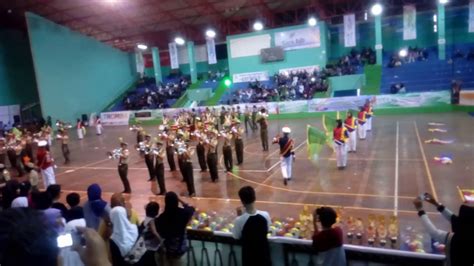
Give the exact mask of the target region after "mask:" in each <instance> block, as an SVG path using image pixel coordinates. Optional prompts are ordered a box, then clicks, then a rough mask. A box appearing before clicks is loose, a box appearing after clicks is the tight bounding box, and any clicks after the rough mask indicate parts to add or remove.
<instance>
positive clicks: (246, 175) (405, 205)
mask: <svg viewBox="0 0 474 266" xmlns="http://www.w3.org/2000/svg"><path fill="white" fill-rule="evenodd" d="M428 122H442V123H445V124H446V126H445V127H443V128H446V129H447V130H448V132H447V133H431V132H429V131H428V128H429V126H428ZM307 124H311V125H314V126H318V127H321V119H320V118H315V119H299V120H287V121H285V120H280V121H271V122H270V128H269V134H270V138H272V137H273V136H274V135H276V134H277V133H278V131H279V130H280V129H281V127H282V126H285V125H287V126H290V127H291V128H292V131H293V133H292V137H293V138H295V140H296V162H295V164H294V167H293V172H294V174H293V181H291V182H290V183H289V185H288V186H284V185H283V182H282V176H281V172H280V165H279V156H278V147H277V145H274V146H271V149H270V151H269V152H262V148H261V145H260V140H259V134H258V132H255V133H249V134H248V135H247V137H246V139H245V140H244V143H245V154H244V163H243V165H242V166H241V167H235V169H234V171H233V173H229V174H225V173H224V172H223V170H222V169H223V164H222V157H221V155H222V153H221V152H220V153H219V158H220V160H219V161H220V169H221V171H220V172H219V182H218V183H212V182H211V180H210V177H209V174H208V173H200V171H199V169H198V168H199V165H198V163H197V158H194V159H195V160H194V168H195V172H194V178H195V184H196V192H197V197H196V198H193V199H189V198H186V200H187V201H189V202H191V203H192V204H194V205H195V206H197V207H198V208H200V209H202V210H206V211H216V212H218V213H220V214H221V215H224V216H226V215H234V212H235V207H237V206H239V205H240V203H239V200H238V195H237V191H238V190H239V188H240V187H242V186H245V185H251V186H253V187H254V188H255V189H256V190H257V199H258V208H260V209H264V210H268V211H269V212H270V214H271V215H272V217H279V218H284V217H287V216H294V217H297V215H298V214H299V213H300V212H301V210H302V209H303V206H305V205H309V206H310V207H311V209H313V208H314V207H315V206H316V205H330V206H335V207H337V208H340V209H341V210H342V213H343V215H344V216H349V215H351V216H354V217H361V218H363V219H366V218H367V215H368V214H377V215H386V216H387V217H388V216H390V215H397V216H398V217H399V220H400V225H401V228H402V229H403V228H405V227H408V226H414V227H419V226H420V224H419V221H418V220H417V219H418V218H417V216H416V212H415V211H414V208H413V204H412V201H413V199H414V198H415V197H416V196H417V195H419V194H420V193H423V192H430V193H432V194H434V195H435V196H437V197H438V198H439V200H440V202H442V203H444V204H445V205H446V206H448V207H450V208H452V209H453V210H454V211H455V212H457V209H458V207H459V205H460V203H461V198H460V195H459V193H458V190H457V186H460V187H463V188H474V134H473V130H474V118H473V117H471V116H469V115H468V114H466V113H442V114H426V115H403V116H381V117H375V118H374V121H373V130H372V131H371V132H369V133H368V136H367V140H365V141H358V144H357V153H355V154H353V153H352V154H349V159H348V167H347V168H346V169H345V170H343V171H340V170H337V168H336V162H335V155H334V154H332V151H331V150H330V149H329V148H325V149H324V150H323V152H322V153H321V158H320V160H319V161H318V162H317V163H314V162H311V161H309V160H308V159H307V157H306V125H307ZM146 130H147V132H150V133H153V132H154V129H153V128H151V127H150V128H147V129H146ZM93 133H94V132H93V129H90V130H89V133H88V135H87V136H86V138H85V139H84V140H81V141H78V140H75V141H73V142H72V143H71V145H70V146H71V147H70V149H71V160H72V162H71V164H70V165H67V166H65V165H63V164H62V158H61V154H60V152H59V145H58V144H56V145H55V147H54V150H53V151H54V154H55V157H56V159H57V161H58V168H57V170H56V173H57V174H56V177H57V181H58V183H59V184H61V185H62V187H63V190H65V191H66V192H68V191H79V192H82V195H83V196H84V198H85V193H84V191H85V190H86V189H87V186H88V185H89V184H91V183H98V184H100V185H101V187H102V189H103V191H104V192H105V196H104V198H106V199H108V198H109V197H110V195H111V193H113V192H118V191H122V190H123V187H122V185H121V183H120V180H119V177H118V174H117V169H116V166H117V162H116V161H113V160H109V159H108V158H107V156H106V152H107V151H109V150H112V149H114V148H116V147H118V138H119V137H123V138H124V139H125V140H126V141H128V142H129V143H131V144H134V143H135V134H134V133H133V132H130V131H129V130H128V128H126V127H107V128H105V134H104V135H102V136H96V135H93ZM71 135H72V136H73V138H74V136H75V132H71ZM433 137H436V138H439V139H453V140H454V143H453V144H448V145H437V144H425V143H424V141H425V140H426V139H431V138H433ZM219 151H220V150H219ZM440 154H451V155H452V156H453V157H454V163H453V164H452V165H442V164H438V163H436V162H434V160H433V157H434V156H437V155H440ZM397 158H398V159H397ZM234 160H235V153H234ZM165 165H166V167H167V163H166V164H165ZM129 179H130V182H131V186H132V190H133V193H132V194H131V195H130V196H129V197H128V198H129V200H130V202H131V203H132V205H133V207H134V208H135V209H136V210H137V211H138V212H139V213H140V214H142V215H143V214H144V209H143V206H144V205H145V204H146V203H147V202H148V201H149V200H150V199H153V200H157V201H159V202H162V197H158V196H155V195H154V193H156V192H157V185H156V183H155V182H146V180H147V179H148V176H147V170H146V166H145V163H144V161H143V159H141V158H140V157H139V156H138V154H137V153H136V152H134V151H133V152H132V157H131V161H130V165H129ZM181 179H182V177H181V175H180V173H179V172H174V173H171V172H169V171H168V169H166V187H167V190H168V191H175V192H177V193H179V194H182V195H184V194H186V187H185V184H184V183H181V182H180V180H181ZM65 194H66V193H65ZM427 211H429V212H430V213H432V215H431V216H432V217H433V218H434V221H435V223H436V224H437V225H439V226H440V227H442V228H446V229H447V228H448V223H447V222H445V221H443V220H442V219H441V218H440V215H438V214H435V209H434V208H432V207H427Z"/></svg>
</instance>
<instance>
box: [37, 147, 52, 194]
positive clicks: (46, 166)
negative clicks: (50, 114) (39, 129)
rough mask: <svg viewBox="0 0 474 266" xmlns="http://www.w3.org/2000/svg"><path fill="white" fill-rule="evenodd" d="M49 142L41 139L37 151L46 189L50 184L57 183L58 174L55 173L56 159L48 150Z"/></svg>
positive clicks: (38, 163)
mask: <svg viewBox="0 0 474 266" xmlns="http://www.w3.org/2000/svg"><path fill="white" fill-rule="evenodd" d="M47 146H48V142H47V141H46V140H40V141H39V142H38V151H37V153H36V159H37V165H38V167H39V168H40V170H41V176H42V178H43V185H44V189H46V188H48V187H49V186H50V185H54V184H56V176H55V174H54V159H53V158H52V156H51V153H50V152H49V151H48V150H47Z"/></svg>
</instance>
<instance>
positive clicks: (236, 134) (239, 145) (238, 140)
mask: <svg viewBox="0 0 474 266" xmlns="http://www.w3.org/2000/svg"><path fill="white" fill-rule="evenodd" d="M239 125H240V123H238V124H237V125H236V126H234V127H233V128H232V135H233V138H234V146H235V155H236V157H237V165H241V164H242V163H243V162H244V142H243V140H242V134H243V133H244V132H243V128H241V127H240V126H239Z"/></svg>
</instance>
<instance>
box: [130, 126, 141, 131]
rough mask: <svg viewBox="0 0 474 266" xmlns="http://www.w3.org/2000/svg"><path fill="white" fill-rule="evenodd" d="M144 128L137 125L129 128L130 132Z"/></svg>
mask: <svg viewBox="0 0 474 266" xmlns="http://www.w3.org/2000/svg"><path fill="white" fill-rule="evenodd" d="M141 129H142V128H141V127H140V126H137V125H133V126H131V127H130V128H129V130H130V131H139V130H141Z"/></svg>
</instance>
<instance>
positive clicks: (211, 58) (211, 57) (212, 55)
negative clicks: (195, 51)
mask: <svg viewBox="0 0 474 266" xmlns="http://www.w3.org/2000/svg"><path fill="white" fill-rule="evenodd" d="M206 46H207V61H208V62H209V65H213V64H217V57H216V44H215V42H214V39H212V38H211V39H207V40H206Z"/></svg>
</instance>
